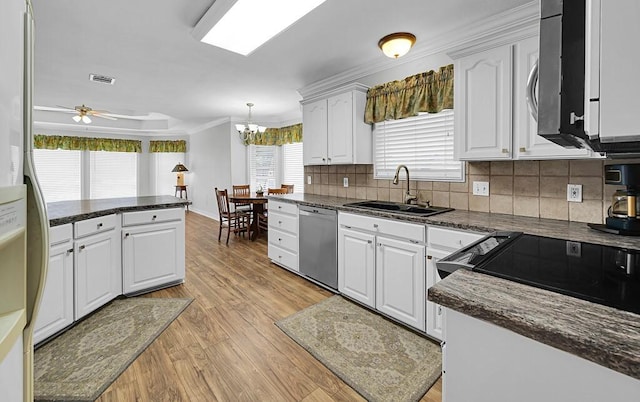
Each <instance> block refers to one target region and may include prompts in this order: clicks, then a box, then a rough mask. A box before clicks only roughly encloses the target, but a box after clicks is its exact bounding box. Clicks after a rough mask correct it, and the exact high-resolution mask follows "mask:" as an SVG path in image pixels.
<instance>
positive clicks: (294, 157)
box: [282, 142, 304, 193]
mask: <svg viewBox="0 0 640 402" xmlns="http://www.w3.org/2000/svg"><path fill="white" fill-rule="evenodd" d="M282 183H285V184H293V186H294V187H293V190H294V191H293V192H294V193H303V192H304V166H303V165H302V143H301V142H296V143H293V144H285V145H283V146H282Z"/></svg>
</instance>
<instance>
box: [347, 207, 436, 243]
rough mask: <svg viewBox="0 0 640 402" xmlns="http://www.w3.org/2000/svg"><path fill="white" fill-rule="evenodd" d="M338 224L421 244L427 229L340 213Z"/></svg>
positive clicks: (387, 220)
mask: <svg viewBox="0 0 640 402" xmlns="http://www.w3.org/2000/svg"><path fill="white" fill-rule="evenodd" d="M338 223H339V224H340V225H341V226H348V227H351V228H355V229H360V230H366V231H368V232H373V233H376V234H384V235H387V236H395V237H401V238H404V239H409V240H414V241H418V242H421V243H424V241H425V227H424V226H423V225H417V224H414V223H407V222H400V221H395V220H390V219H380V218H373V217H371V216H365V215H357V214H349V213H340V214H339V215H338Z"/></svg>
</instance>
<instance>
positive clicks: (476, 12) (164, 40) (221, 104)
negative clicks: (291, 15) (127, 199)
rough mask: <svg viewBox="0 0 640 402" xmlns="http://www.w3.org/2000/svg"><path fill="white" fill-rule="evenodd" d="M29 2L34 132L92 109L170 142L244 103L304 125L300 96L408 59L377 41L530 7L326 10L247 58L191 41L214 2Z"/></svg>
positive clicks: (377, 1)
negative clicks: (71, 111)
mask: <svg viewBox="0 0 640 402" xmlns="http://www.w3.org/2000/svg"><path fill="white" fill-rule="evenodd" d="M32 1H33V8H34V14H35V21H36V46H35V86H34V87H35V94H34V105H35V106H36V108H37V109H38V108H39V109H40V110H37V111H36V113H35V117H34V119H35V120H36V121H37V123H39V124H42V123H49V124H50V126H53V127H61V128H65V127H66V128H68V129H71V130H73V129H74V127H81V126H83V124H82V123H74V122H73V121H72V120H71V118H70V117H69V116H70V115H68V114H64V113H60V112H56V111H47V108H57V107H58V106H68V107H71V108H73V107H74V106H76V105H80V104H86V105H87V106H90V107H92V108H94V109H101V110H108V111H110V112H112V113H114V114H117V115H120V118H119V119H118V121H115V122H112V121H108V120H104V119H99V118H96V119H94V123H92V125H91V126H92V128H93V129H95V128H97V127H113V128H114V129H116V130H127V131H132V132H136V131H137V132H140V133H153V134H172V133H173V134H175V133H185V132H192V131H193V130H194V128H196V127H202V126H204V125H206V124H210V123H211V122H216V121H222V120H223V119H229V118H231V119H232V120H234V119H235V120H238V119H239V120H243V119H246V115H247V111H248V109H247V106H246V103H247V102H253V103H254V104H255V107H254V108H253V116H254V121H256V122H260V123H261V124H266V125H268V124H269V123H270V122H271V123H279V122H284V121H289V120H295V119H298V120H299V119H300V117H301V109H300V106H299V101H300V99H301V96H300V94H299V93H298V89H300V88H303V87H305V86H308V85H310V84H312V83H315V82H317V81H320V80H324V79H328V78H330V77H332V76H334V75H336V74H339V73H342V72H344V71H348V70H353V69H356V68H358V67H361V66H366V65H367V64H371V63H387V64H388V65H389V67H391V66H393V65H394V64H393V63H397V62H399V61H400V60H401V59H400V60H392V59H387V58H386V57H385V56H384V55H383V54H382V52H381V51H380V50H379V49H378V47H377V42H378V39H379V38H381V37H382V36H384V35H386V34H389V33H392V32H397V31H408V32H411V33H413V34H415V35H416V37H417V43H416V46H415V47H414V51H416V49H418V50H419V49H420V48H421V47H425V46H427V43H428V41H429V38H434V37H442V36H443V35H444V34H446V33H449V32H456V31H460V30H461V29H464V27H465V26H468V25H469V24H471V23H474V22H478V21H481V20H483V19H486V18H488V17H490V16H492V15H495V14H497V13H499V12H502V11H505V10H508V9H512V8H514V7H517V6H520V5H523V4H525V3H527V2H528V1H530V0H448V1H434V0H400V1H388V0H386V1H385V0H327V1H326V2H325V3H324V4H322V5H320V6H319V7H318V8H316V9H315V10H313V11H312V12H311V13H310V14H308V15H307V16H305V17H303V18H302V19H301V20H299V21H298V22H296V23H295V24H293V25H292V26H291V27H289V29H287V30H286V31H284V32H283V33H281V34H280V35H278V36H276V37H275V38H273V39H271V40H270V41H269V42H267V43H266V44H264V45H262V46H261V47H259V48H258V49H256V50H255V51H254V52H253V53H252V54H250V55H249V56H242V55H238V54H235V53H232V52H229V51H226V50H223V49H220V48H216V47H213V46H210V45H206V44H204V43H201V42H199V41H198V40H196V39H195V38H194V37H193V36H192V35H191V32H192V30H193V28H194V26H195V25H196V23H197V22H198V21H199V19H200V18H201V17H202V15H203V14H204V13H205V12H206V11H207V10H208V9H209V7H211V5H212V4H213V2H214V1H212V0H188V1H185V0H182V1H181V0H135V1H132V0H109V1H106V0H103V1H98V0H82V1H81V0H56V1H51V0H32ZM264 23H265V24H268V21H265V22H264ZM92 73H93V74H101V75H106V76H110V77H115V79H116V81H115V84H114V85H112V86H111V85H106V84H101V83H95V82H91V81H89V74H92ZM398 78H402V77H398ZM78 124H79V125H80V126H79V125H78ZM82 128H83V129H86V127H82Z"/></svg>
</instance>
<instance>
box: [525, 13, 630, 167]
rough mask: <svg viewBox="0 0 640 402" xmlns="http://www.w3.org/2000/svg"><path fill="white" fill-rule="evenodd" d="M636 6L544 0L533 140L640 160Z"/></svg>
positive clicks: (531, 88) (533, 91)
mask: <svg viewBox="0 0 640 402" xmlns="http://www.w3.org/2000/svg"><path fill="white" fill-rule="evenodd" d="M639 20H640V2H639V1H637V0H616V1H607V0H564V1H563V0H541V1H540V56H539V61H538V64H537V65H536V66H535V67H534V69H533V71H532V72H531V74H530V75H529V82H528V91H527V98H528V100H529V106H530V111H531V113H532V115H533V117H534V118H535V119H537V121H538V135H541V136H542V137H544V138H546V139H548V140H550V141H553V142H555V143H556V144H559V145H562V146H564V147H571V148H591V149H593V150H595V151H598V152H601V153H606V154H607V155H608V156H630V155H634V156H635V155H640V124H638V118H637V117H636V116H637V114H638V110H640V96H639V94H640V74H638V72H637V66H638V65H640V52H638V51H636V50H635V49H634V46H630V45H631V44H632V43H635V41H636V40H637V38H638V37H640V24H638V22H637V21H639Z"/></svg>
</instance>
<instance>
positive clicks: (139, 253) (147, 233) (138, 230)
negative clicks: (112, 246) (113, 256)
mask: <svg viewBox="0 0 640 402" xmlns="http://www.w3.org/2000/svg"><path fill="white" fill-rule="evenodd" d="M122 233H123V235H122V272H123V291H124V293H125V294H134V293H140V292H141V291H144V290H148V289H154V288H158V287H161V286H163V285H167V284H170V283H177V282H181V281H183V280H184V224H182V223H181V222H171V223H162V224H155V225H144V226H135V227H130V228H124V229H123V231H122Z"/></svg>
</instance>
